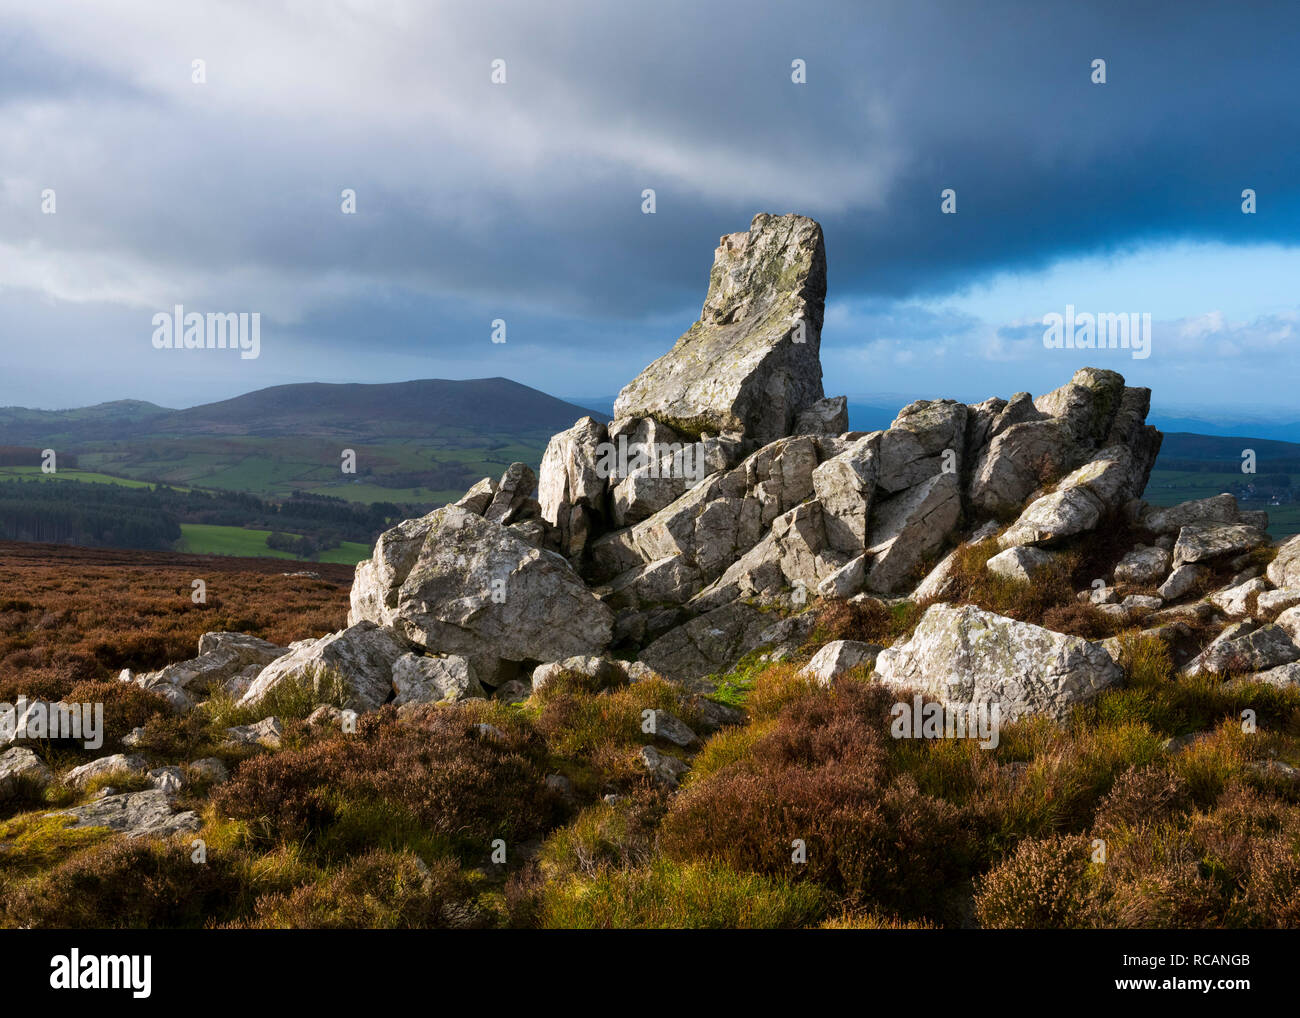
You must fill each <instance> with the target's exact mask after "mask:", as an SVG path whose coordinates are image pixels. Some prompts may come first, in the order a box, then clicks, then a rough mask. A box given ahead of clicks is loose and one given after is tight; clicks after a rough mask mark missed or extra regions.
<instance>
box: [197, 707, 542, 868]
mask: <svg viewBox="0 0 1300 1018" xmlns="http://www.w3.org/2000/svg"><path fill="white" fill-rule="evenodd" d="M500 731H501V737H500V738H498V737H495V736H493V735H491V734H486V733H480V731H479V730H478V728H477V725H476V723H475V722H473V721H472V720H471V719H470V718H469V717H467V715H466V713H465V712H463V711H461V710H459V709H456V708H439V709H432V710H430V711H428V712H427V713H426V714H425V715H424V716H423V717H422V718H421V719H420V720H419V722H418V723H404V722H403V723H399V722H397V721H396V712H395V711H394V710H393V708H391V707H386V708H384V709H383V710H382V711H380V712H378V713H376V714H369V715H364V716H363V717H362V718H361V719H360V721H359V722H358V725H357V734H356V735H354V736H345V735H342V734H338V733H336V734H333V735H332V737H330V738H327V739H322V740H321V741H318V742H315V743H312V744H309V745H306V746H304V747H302V748H297V749H289V750H284V751H281V752H278V753H273V754H267V755H263V756H256V757H253V758H251V759H249V760H247V761H245V762H244V763H243V764H242V765H241V766H240V767H239V770H238V771H236V772H235V774H234V775H233V777H232V778H231V780H230V781H229V782H227V783H226V784H223V785H220V786H218V787H217V789H216V790H215V792H214V793H213V797H212V808H213V810H214V812H215V813H216V815H218V816H221V817H226V818H230V819H233V820H238V821H243V822H244V823H246V824H247V825H248V830H249V834H250V837H251V839H252V841H253V843H254V844H257V845H263V846H267V845H274V844H277V843H288V842H293V841H300V842H303V843H305V844H307V845H309V846H311V847H313V848H314V849H315V850H316V851H318V852H319V853H321V854H322V855H324V856H326V857H332V856H336V855H338V854H344V855H346V854H351V853H355V852H357V851H364V850H366V849H370V848H380V847H385V848H397V847H399V846H401V845H411V846H412V847H417V848H428V847H429V842H430V841H434V842H438V843H439V844H440V845H441V846H443V847H450V848H452V849H455V850H458V851H459V852H461V853H462V855H463V856H464V857H466V858H471V859H474V860H478V859H479V858H480V857H481V856H485V855H486V854H487V853H488V851H489V847H488V846H489V844H490V842H491V841H492V839H494V838H504V839H505V840H506V842H507V843H508V844H517V843H519V842H521V841H526V840H528V839H529V838H532V837H536V836H538V835H540V834H542V833H544V832H545V831H546V830H548V829H549V828H550V827H551V826H552V825H553V824H554V822H555V821H556V820H557V819H558V814H559V812H560V803H559V801H558V798H557V796H556V795H555V793H553V792H552V791H551V790H550V789H548V788H547V787H546V785H545V783H544V780H543V778H544V775H545V767H544V765H545V762H546V747H545V744H544V743H543V741H542V740H541V739H540V738H538V737H537V736H536V735H535V734H534V733H532V732H531V731H529V730H527V729H523V728H518V729H514V730H500ZM433 847H438V846H437V845H435V846H433Z"/></svg>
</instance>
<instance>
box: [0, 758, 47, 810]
mask: <svg viewBox="0 0 1300 1018" xmlns="http://www.w3.org/2000/svg"><path fill="white" fill-rule="evenodd" d="M53 780H54V775H53V774H51V773H50V769H49V768H48V767H46V766H45V763H44V761H43V760H41V758H40V757H39V756H37V755H36V754H35V753H33V752H32V751H31V750H30V749H24V748H22V747H21V746H15V747H13V748H12V749H6V750H5V751H4V752H3V753H0V803H3V802H6V801H8V800H9V799H13V798H15V797H16V796H18V795H19V793H21V792H22V791H23V789H24V787H25V788H27V789H29V790H31V791H32V792H41V791H44V790H45V788H46V786H48V785H49V784H50V782H51V781H53Z"/></svg>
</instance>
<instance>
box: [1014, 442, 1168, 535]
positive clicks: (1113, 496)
mask: <svg viewBox="0 0 1300 1018" xmlns="http://www.w3.org/2000/svg"><path fill="white" fill-rule="evenodd" d="M1145 483H1146V476H1145V474H1135V470H1134V464H1133V457H1132V456H1131V454H1130V453H1129V451H1128V450H1127V449H1126V448H1124V447H1123V446H1112V447H1111V448H1109V449H1104V450H1102V451H1101V452H1100V453H1098V454H1097V456H1096V457H1095V458H1094V459H1092V460H1090V461H1089V462H1088V463H1085V464H1084V465H1083V466H1081V467H1079V468H1078V469H1077V470H1074V471H1071V472H1070V473H1069V474H1067V475H1066V476H1065V477H1063V478H1062V479H1061V481H1060V482H1059V483H1058V484H1057V487H1056V490H1055V491H1052V492H1049V493H1048V494H1046V495H1043V496H1042V497H1041V498H1038V499H1035V500H1034V501H1033V502H1032V503H1030V505H1029V507H1028V508H1026V509H1025V511H1024V512H1023V513H1021V514H1020V517H1019V518H1018V519H1017V520H1016V522H1015V523H1014V524H1012V526H1011V527H1010V528H1009V529H1008V530H1007V531H1006V532H1005V533H1004V534H1003V535H1002V536H1001V537H1000V538H999V539H998V540H999V543H1000V544H1001V545H1002V547H1004V548H1010V547H1014V546H1016V545H1025V544H1048V543H1051V542H1053V541H1058V540H1060V539H1062V538H1066V537H1073V536H1074V535H1075V534H1082V533H1084V532H1086V531H1089V530H1095V529H1096V527H1097V524H1098V523H1100V522H1101V520H1102V518H1103V517H1104V516H1105V515H1106V514H1107V513H1108V512H1113V511H1115V510H1116V509H1118V508H1119V507H1120V506H1121V505H1122V504H1123V503H1124V502H1126V501H1128V500H1129V499H1130V498H1132V497H1133V495H1134V486H1135V485H1138V484H1145ZM1137 490H1139V491H1140V490H1141V489H1140V488H1138V489H1137Z"/></svg>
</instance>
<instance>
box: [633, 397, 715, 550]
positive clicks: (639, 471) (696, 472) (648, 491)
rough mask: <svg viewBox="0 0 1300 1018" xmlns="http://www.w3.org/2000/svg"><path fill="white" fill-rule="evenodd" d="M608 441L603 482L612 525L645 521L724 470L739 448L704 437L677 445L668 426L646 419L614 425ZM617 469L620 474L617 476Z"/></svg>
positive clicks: (678, 442)
mask: <svg viewBox="0 0 1300 1018" xmlns="http://www.w3.org/2000/svg"><path fill="white" fill-rule="evenodd" d="M609 441H610V443H611V446H613V447H614V448H615V449H616V450H617V451H618V452H619V455H618V457H617V458H616V459H615V461H614V465H615V468H616V469H615V470H613V471H612V472H611V473H610V482H609V483H610V494H609V503H610V511H611V514H612V516H613V521H614V526H616V527H626V526H631V525H632V524H633V523H639V522H640V521H641V520H645V519H649V518H650V517H651V516H653V515H654V514H655V513H657V512H658V511H659V510H660V509H662V508H664V507H665V506H667V505H671V504H672V503H673V502H674V501H676V500H677V499H678V498H680V497H681V496H682V495H684V494H685V493H686V492H687V491H688V490H689V489H690V488H691V486H692V485H694V484H697V483H699V482H700V481H703V480H704V478H705V477H707V476H708V475H709V474H712V473H716V472H717V471H719V470H726V469H729V468H730V467H731V466H733V465H734V463H735V455H736V452H737V451H738V448H739V443H738V442H733V443H731V444H730V445H725V444H724V443H721V442H720V441H719V440H718V439H717V438H715V437H713V436H708V435H706V436H702V437H701V440H700V441H698V442H686V443H683V442H682V441H681V440H680V438H679V437H678V435H677V433H676V432H675V431H673V429H672V428H670V427H668V426H667V425H665V424H661V423H659V422H658V421H656V420H654V418H651V417H643V418H640V419H636V420H627V421H615V422H614V423H613V424H611V425H610V427H609ZM623 466H626V468H627V472H626V473H620V472H619V469H618V468H621V467H623Z"/></svg>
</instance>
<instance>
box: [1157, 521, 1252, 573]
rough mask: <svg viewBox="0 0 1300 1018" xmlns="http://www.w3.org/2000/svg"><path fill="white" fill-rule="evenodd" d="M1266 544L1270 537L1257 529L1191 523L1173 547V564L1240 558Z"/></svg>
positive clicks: (1237, 525) (1180, 533)
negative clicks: (1230, 557) (1230, 556)
mask: <svg viewBox="0 0 1300 1018" xmlns="http://www.w3.org/2000/svg"><path fill="white" fill-rule="evenodd" d="M1266 544H1268V535H1267V534H1266V533H1264V532H1263V531H1262V530H1256V529H1255V528H1254V527H1248V526H1243V525H1241V524H1203V523H1188V524H1186V525H1185V526H1183V527H1182V528H1181V529H1180V530H1179V531H1178V541H1177V542H1176V543H1175V544H1174V565H1175V566H1181V565H1185V564H1186V563H1188V562H1208V561H1209V560H1211V559H1219V558H1225V557H1227V556H1229V555H1240V554H1242V553H1243V552H1247V551H1253V550H1254V549H1255V548H1259V547H1262V546H1263V545H1266Z"/></svg>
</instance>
